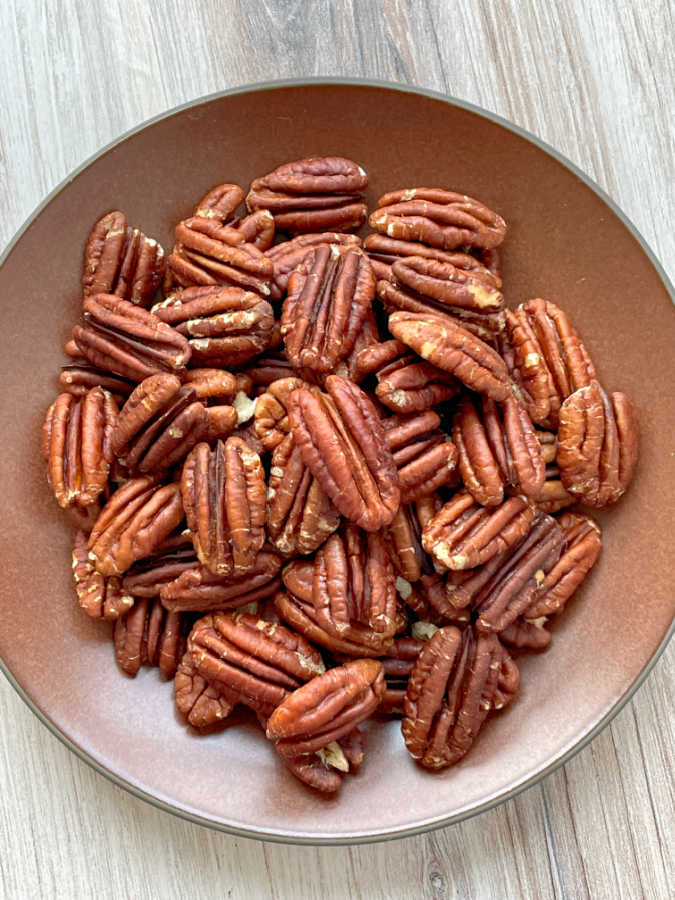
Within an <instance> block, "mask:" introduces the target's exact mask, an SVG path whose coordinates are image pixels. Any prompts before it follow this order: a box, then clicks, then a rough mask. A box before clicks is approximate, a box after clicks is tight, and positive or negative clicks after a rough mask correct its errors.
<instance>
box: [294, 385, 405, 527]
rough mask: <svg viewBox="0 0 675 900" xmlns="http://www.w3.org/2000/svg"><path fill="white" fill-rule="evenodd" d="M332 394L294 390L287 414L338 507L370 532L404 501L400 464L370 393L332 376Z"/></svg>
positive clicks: (315, 472)
mask: <svg viewBox="0 0 675 900" xmlns="http://www.w3.org/2000/svg"><path fill="white" fill-rule="evenodd" d="M326 390H327V392H328V393H321V392H318V391H317V392H311V391H309V390H306V389H303V388H301V389H298V390H295V391H293V393H292V394H291V396H290V399H289V406H288V411H289V416H290V421H291V425H292V427H293V436H294V439H295V441H296V443H297V445H298V447H299V448H300V453H301V454H302V458H303V461H304V463H305V465H307V466H308V467H309V469H310V471H311V472H312V474H313V475H314V477H315V478H316V479H317V481H318V482H319V484H320V485H321V487H322V488H323V489H324V491H325V492H326V494H328V496H329V497H330V499H331V500H332V501H333V503H334V504H335V506H336V507H337V509H338V510H339V511H340V512H341V513H342V514H343V515H345V516H346V517H347V518H349V519H352V520H353V521H354V522H356V523H357V525H360V526H361V527H362V528H365V529H366V531H377V530H378V529H380V528H381V527H382V526H383V525H386V524H387V523H389V522H391V520H392V518H393V516H394V513H395V512H396V510H397V509H398V505H399V500H400V490H399V478H398V472H397V471H396V465H395V463H394V460H393V458H392V455H391V451H390V450H389V448H388V447H387V444H386V439H385V435H384V429H383V428H382V424H381V422H380V419H379V417H378V415H377V413H376V411H375V408H374V407H373V404H372V402H371V401H370V400H369V399H368V397H367V396H366V394H364V392H363V391H362V390H361V389H360V388H358V387H357V386H356V385H355V384H353V383H352V382H349V381H347V380H345V379H344V378H340V376H338V375H329V376H328V378H327V379H326Z"/></svg>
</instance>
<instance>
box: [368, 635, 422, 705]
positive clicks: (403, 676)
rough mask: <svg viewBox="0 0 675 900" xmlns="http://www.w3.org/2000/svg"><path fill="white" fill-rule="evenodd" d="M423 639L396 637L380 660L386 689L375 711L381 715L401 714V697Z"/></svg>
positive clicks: (404, 691) (403, 694)
mask: <svg viewBox="0 0 675 900" xmlns="http://www.w3.org/2000/svg"><path fill="white" fill-rule="evenodd" d="M423 646H424V641H418V640H417V638H414V637H400V638H396V639H395V640H394V642H393V644H392V645H391V647H390V648H389V649H388V650H387V655H386V656H384V657H382V659H381V660H380V662H381V663H382V668H383V669H384V679H385V682H386V690H385V692H384V697H383V698H382V702H381V703H380V705H379V707H378V709H377V711H378V713H380V714H382V715H390V716H391V715H396V716H402V715H403V699H404V697H405V695H406V691H407V689H408V679H409V677H410V673H411V672H412V670H413V667H414V665H415V660H416V659H417V657H418V656H419V655H420V652H421V650H422V647H423Z"/></svg>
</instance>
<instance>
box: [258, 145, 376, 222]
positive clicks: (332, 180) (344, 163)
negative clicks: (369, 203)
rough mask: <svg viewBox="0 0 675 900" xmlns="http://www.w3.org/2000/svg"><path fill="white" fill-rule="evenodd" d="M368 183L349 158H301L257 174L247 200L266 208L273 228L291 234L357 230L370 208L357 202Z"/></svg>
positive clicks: (363, 174)
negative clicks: (260, 174) (273, 225)
mask: <svg viewBox="0 0 675 900" xmlns="http://www.w3.org/2000/svg"><path fill="white" fill-rule="evenodd" d="M367 186H368V176H367V175H366V173H365V172H364V171H363V169H362V168H361V167H360V166H358V165H357V164H356V163H355V162H352V160H350V159H344V158H343V157H341V156H323V157H316V158H313V159H299V160H296V161H295V162H290V163H285V164H284V165H282V166H279V167H278V168H276V169H274V171H272V172H270V173H269V174H268V175H264V176H263V177H262V178H256V179H255V181H253V182H252V184H251V190H250V191H249V193H248V196H247V197H246V205H247V206H248V208H249V209H250V210H257V209H268V210H269V211H270V212H271V213H272V215H273V216H274V223H275V226H276V228H277V230H279V231H287V232H289V234H303V233H306V232H318V231H340V232H344V231H357V230H358V229H359V228H360V227H361V226H362V225H363V223H364V222H365V220H366V215H367V214H368V210H367V207H366V205H365V203H362V202H361V198H362V196H363V192H364V191H365V189H366V187H367Z"/></svg>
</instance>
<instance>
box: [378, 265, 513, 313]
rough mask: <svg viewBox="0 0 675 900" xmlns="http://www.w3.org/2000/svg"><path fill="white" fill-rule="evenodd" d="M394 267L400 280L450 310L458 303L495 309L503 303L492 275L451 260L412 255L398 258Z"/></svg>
mask: <svg viewBox="0 0 675 900" xmlns="http://www.w3.org/2000/svg"><path fill="white" fill-rule="evenodd" d="M391 270H392V273H393V275H394V277H395V278H396V280H397V281H398V282H399V284H402V285H404V286H405V287H407V288H408V289H409V290H411V291H416V292H417V293H418V294H421V295H422V296H424V297H430V298H431V299H432V300H434V301H435V302H436V303H437V304H439V305H440V306H442V307H443V308H445V307H447V308H448V311H449V312H452V311H453V309H454V308H455V307H460V308H461V309H475V310H478V311H479V312H496V311H498V310H500V309H502V307H503V306H504V296H503V295H502V293H501V291H499V290H498V289H497V288H496V287H495V286H494V279H493V278H492V277H488V278H484V277H482V276H481V275H476V274H472V273H470V272H467V271H465V270H463V269H461V268H459V267H457V266H454V265H453V264H452V263H449V262H440V261H439V260H436V259H425V258H424V257H422V256H412V257H410V258H407V259H399V260H397V261H396V262H395V263H394V264H393V265H392V267H391Z"/></svg>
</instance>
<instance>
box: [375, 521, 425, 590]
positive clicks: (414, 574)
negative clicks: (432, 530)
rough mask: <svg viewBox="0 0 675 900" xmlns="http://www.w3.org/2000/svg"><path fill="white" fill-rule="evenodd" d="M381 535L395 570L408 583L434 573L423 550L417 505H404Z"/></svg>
mask: <svg viewBox="0 0 675 900" xmlns="http://www.w3.org/2000/svg"><path fill="white" fill-rule="evenodd" d="M381 535H382V538H383V540H384V542H385V546H386V548H387V552H388V553H389V557H390V559H391V561H392V562H393V564H394V568H395V569H396V571H397V572H398V574H399V575H400V576H401V577H402V578H404V579H405V580H406V581H418V580H419V579H420V578H421V577H422V575H423V574H424V573H427V574H431V573H432V572H433V566H432V565H431V563H430V561H429V558H428V556H427V554H426V553H425V552H424V549H423V548H422V525H421V524H420V520H419V516H418V514H417V508H416V504H405V503H402V504H401V505H400V507H399V508H398V510H397V511H396V515H395V516H394V518H393V519H392V520H391V522H390V523H389V525H387V526H386V527H385V528H383V529H382V531H381ZM403 599H404V600H405V597H404V598H403Z"/></svg>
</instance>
